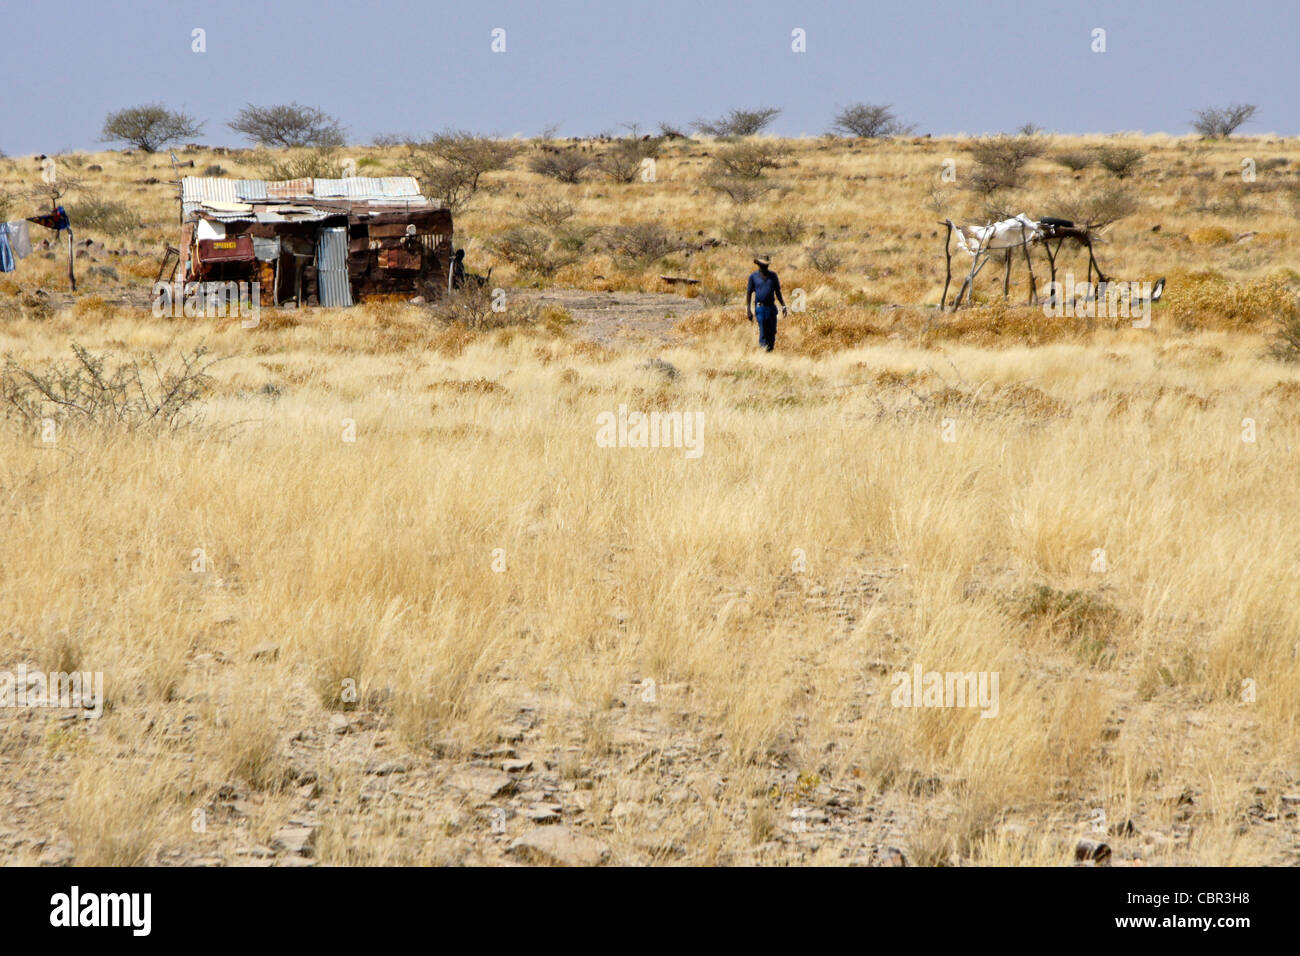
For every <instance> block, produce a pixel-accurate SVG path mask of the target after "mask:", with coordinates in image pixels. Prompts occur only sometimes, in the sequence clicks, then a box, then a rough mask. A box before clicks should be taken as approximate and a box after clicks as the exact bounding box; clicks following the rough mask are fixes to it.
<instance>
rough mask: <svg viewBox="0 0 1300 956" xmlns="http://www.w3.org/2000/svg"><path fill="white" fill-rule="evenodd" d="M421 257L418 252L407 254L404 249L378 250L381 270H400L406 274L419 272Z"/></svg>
mask: <svg viewBox="0 0 1300 956" xmlns="http://www.w3.org/2000/svg"><path fill="white" fill-rule="evenodd" d="M421 260H422V257H421V255H420V253H419V252H408V251H407V250H405V249H402V248H397V249H380V250H379V268H381V269H402V270H405V271H407V272H419V271H420V263H421Z"/></svg>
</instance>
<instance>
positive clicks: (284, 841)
mask: <svg viewBox="0 0 1300 956" xmlns="http://www.w3.org/2000/svg"><path fill="white" fill-rule="evenodd" d="M316 829H317V828H316V827H314V826H306V825H304V824H300V823H290V824H287V825H286V826H282V827H281V828H280V829H279V830H277V831H276V833H275V836H273V837H271V848H272V849H273V850H280V851H282V852H284V853H291V854H295V855H298V856H311V855H312V854H313V853H314V852H315V851H316Z"/></svg>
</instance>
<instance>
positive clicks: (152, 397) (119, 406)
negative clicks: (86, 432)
mask: <svg viewBox="0 0 1300 956" xmlns="http://www.w3.org/2000/svg"><path fill="white" fill-rule="evenodd" d="M72 353H73V356H74V360H73V361H70V362H60V363H54V364H52V365H50V366H49V367H48V368H45V369H32V368H28V367H26V366H24V365H22V364H20V363H19V362H17V361H16V360H15V359H14V358H13V357H12V356H10V357H7V358H6V360H5V364H4V367H3V368H2V369H0V408H3V410H4V412H5V414H6V416H7V417H9V418H11V419H16V420H18V421H19V422H20V423H21V424H22V425H24V426H26V427H35V426H36V425H37V424H39V423H40V422H42V421H43V420H45V419H47V418H48V419H52V420H54V421H55V422H59V423H69V424H73V425H88V426H93V427H97V428H125V429H127V430H130V431H134V430H136V429H146V428H157V429H163V430H169V431H175V430H177V429H181V428H187V427H191V426H193V425H196V424H198V423H199V422H200V421H201V420H202V415H203V403H202V400H203V398H204V397H205V396H206V395H207V394H208V392H209V390H210V389H211V385H212V377H211V376H210V375H209V374H208V372H209V370H210V369H211V368H212V366H213V365H215V364H216V361H214V360H206V359H205V356H206V355H207V349H206V348H204V347H203V346H202V345H200V346H197V347H196V348H194V349H193V350H192V351H190V352H187V353H182V354H181V355H179V356H178V357H177V359H176V361H175V362H174V363H173V364H171V365H168V366H160V365H159V363H158V360H157V358H155V357H154V356H153V355H148V356H146V357H145V358H144V360H143V361H141V360H138V359H132V360H129V361H121V362H118V363H117V364H115V365H114V366H112V367H111V368H110V366H109V362H110V358H111V356H110V354H109V353H104V354H102V355H95V354H94V353H92V352H90V351H89V350H88V349H85V348H83V347H82V346H80V345H78V344H77V343H75V342H74V343H72Z"/></svg>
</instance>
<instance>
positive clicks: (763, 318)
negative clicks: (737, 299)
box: [745, 256, 790, 352]
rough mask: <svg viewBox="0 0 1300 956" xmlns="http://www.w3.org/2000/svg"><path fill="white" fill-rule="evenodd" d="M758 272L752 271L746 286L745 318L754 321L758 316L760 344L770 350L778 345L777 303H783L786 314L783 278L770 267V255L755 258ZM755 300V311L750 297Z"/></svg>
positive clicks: (782, 306)
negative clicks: (782, 294) (751, 305)
mask: <svg viewBox="0 0 1300 956" xmlns="http://www.w3.org/2000/svg"><path fill="white" fill-rule="evenodd" d="M754 265H756V266H758V271H757V272H752V273H750V276H749V283H748V285H746V287H745V318H747V319H749V321H751V322H753V321H754V318H755V315H757V318H758V346H759V348H764V349H767V350H768V351H769V352H770V351H772V349H773V348H774V347H775V346H776V303H777V302H780V303H781V314H782V315H786V314H788V313H789V311H790V310H789V309H787V308H786V307H785V299H783V298H782V297H781V280H780V279H779V278H778V277H777V274H776V273H775V272H773V271H772V270H771V269H770V268H769V267H770V266H771V265H772V259H771V257H770V256H758V257H757V258H756V259H755V260H754ZM751 298H752V299H753V301H754V308H753V312H751V311H750V306H749V303H750V299H751Z"/></svg>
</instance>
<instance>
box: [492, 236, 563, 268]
mask: <svg viewBox="0 0 1300 956" xmlns="http://www.w3.org/2000/svg"><path fill="white" fill-rule="evenodd" d="M484 244H485V245H486V246H487V248H488V249H489V250H490V251H491V252H492V254H493V255H495V256H497V257H498V258H499V259H502V260H503V261H505V262H508V263H510V264H511V265H513V266H515V267H516V268H518V269H522V270H523V271H524V272H534V273H540V272H550V271H552V270H554V269H556V268H558V267H559V266H560V265H562V264H563V262H562V260H561V257H557V256H555V255H554V254H552V253H551V251H550V250H551V237H550V236H548V235H547V234H546V233H544V232H542V230H540V229H535V228H533V227H531V226H514V227H512V228H510V229H507V230H506V231H505V232H503V233H500V234H499V235H496V236H493V237H492V238H491V239H488V240H487V241H486V242H485V243H484Z"/></svg>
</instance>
